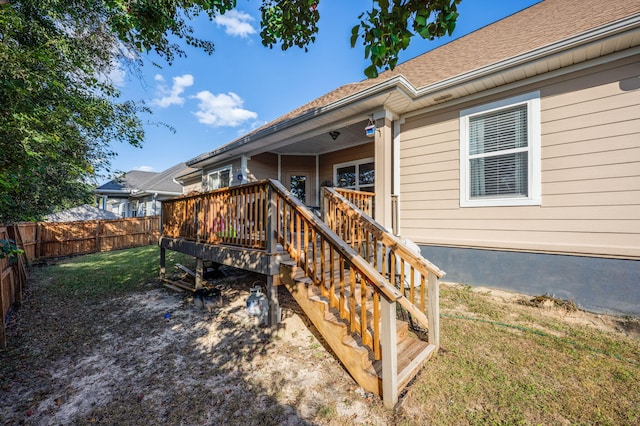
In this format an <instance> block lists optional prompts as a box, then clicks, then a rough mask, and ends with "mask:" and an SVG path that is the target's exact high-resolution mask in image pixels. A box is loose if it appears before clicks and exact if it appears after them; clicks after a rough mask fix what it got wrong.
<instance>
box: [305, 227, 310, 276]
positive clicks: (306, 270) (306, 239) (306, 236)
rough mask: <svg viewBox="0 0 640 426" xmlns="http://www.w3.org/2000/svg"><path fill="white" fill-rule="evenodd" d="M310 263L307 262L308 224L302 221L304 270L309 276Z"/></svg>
mask: <svg viewBox="0 0 640 426" xmlns="http://www.w3.org/2000/svg"><path fill="white" fill-rule="evenodd" d="M310 270H311V265H310V264H309V224H308V222H307V221H306V220H305V221H304V272H305V274H306V275H307V276H309V275H310V274H309V272H310Z"/></svg>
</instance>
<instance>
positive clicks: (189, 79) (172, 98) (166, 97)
mask: <svg viewBox="0 0 640 426" xmlns="http://www.w3.org/2000/svg"><path fill="white" fill-rule="evenodd" d="M154 80H156V81H158V82H162V81H164V78H163V77H162V76H161V75H160V74H156V76H155V77H154ZM190 86H193V76H192V75H191V74H184V75H180V76H178V77H173V86H171V89H167V87H166V86H165V85H164V84H159V85H158V92H160V94H161V96H160V97H158V98H156V99H152V100H151V104H152V105H156V106H159V107H160V108H167V107H169V106H171V105H182V104H183V103H184V98H183V97H182V96H180V95H182V93H183V92H184V89H186V88H187V87H190Z"/></svg>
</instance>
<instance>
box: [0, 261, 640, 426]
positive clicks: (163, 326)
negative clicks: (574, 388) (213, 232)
mask: <svg viewBox="0 0 640 426" xmlns="http://www.w3.org/2000/svg"><path fill="white" fill-rule="evenodd" d="M224 272H225V274H226V278H224V279H222V280H219V281H218V285H219V288H221V290H222V303H220V304H219V305H217V304H216V305H215V306H213V308H212V309H211V311H209V310H208V309H205V308H203V307H201V306H200V305H198V304H196V303H195V301H194V299H193V296H192V295H191V293H189V292H182V293H179V292H176V291H174V290H170V289H167V288H165V287H162V286H161V285H160V284H158V283H149V284H147V285H146V287H145V289H144V291H142V292H138V293H134V294H131V295H128V296H126V297H121V298H116V299H112V300H107V301H104V300H103V301H100V302H96V303H93V302H87V303H86V304H84V305H77V306H70V305H69V304H68V303H64V302H55V301H45V300H40V299H38V291H37V288H38V286H46V285H47V283H46V282H44V283H37V284H33V285H32V294H31V295H30V296H29V297H28V298H27V301H26V303H25V305H24V306H23V307H22V308H21V309H20V311H19V312H18V315H17V316H16V318H15V319H14V321H13V323H12V324H11V327H10V330H9V332H10V335H9V342H10V345H12V346H10V347H9V348H8V349H7V350H6V351H5V353H4V354H0V359H5V358H3V357H6V359H8V358H9V357H11V358H12V359H16V358H17V359H19V362H18V364H16V365H15V366H14V367H15V368H14V369H13V370H11V371H8V370H6V369H4V368H0V373H2V374H3V375H4V377H0V424H34V425H49V424H92V423H101V424H142V423H146V424H185V425H197V424H243V425H248V424H260V425H265V424H274V425H275V424H278V425H280V424H285V425H299V424H303V425H304V424H309V425H310V424H371V425H383V424H393V423H394V413H393V412H391V411H388V410H385V409H384V408H383V406H382V401H381V400H380V399H379V398H378V397H376V396H374V395H371V394H367V393H366V392H364V391H363V390H362V389H361V388H359V387H358V385H357V384H356V383H355V381H354V380H353V379H352V378H351V377H350V376H349V375H348V373H346V371H345V370H344V369H343V368H342V367H341V365H340V363H339V362H338V361H337V360H336V359H334V357H333V355H332V353H331V351H329V350H328V349H327V348H326V347H325V346H324V343H323V341H322V339H321V337H319V336H318V335H317V333H315V331H314V328H313V327H312V326H311V325H310V324H309V323H308V322H307V321H306V317H305V316H304V315H302V313H301V311H300V310H299V308H298V306H297V304H296V303H295V301H294V300H293V298H292V297H291V296H290V295H289V293H288V292H287V291H286V290H285V289H284V288H282V287H281V288H280V291H279V299H280V303H281V308H282V316H283V318H284V319H283V321H282V324H281V326H280V328H279V329H278V330H277V331H276V332H273V333H270V332H269V331H268V329H266V328H263V327H260V326H258V325H256V324H255V318H254V317H251V316H249V315H248V314H247V311H246V300H247V297H248V296H249V290H250V288H251V287H252V286H254V285H258V284H259V285H262V286H263V288H264V277H262V276H260V275H254V274H249V273H245V272H243V271H238V270H234V269H231V268H228V269H224ZM445 285H446V284H445ZM34 289H35V290H36V291H34ZM474 291H479V292H484V293H485V294H487V295H489V296H490V297H491V298H492V299H493V300H495V301H496V302H498V303H506V304H513V303H521V302H522V301H526V300H527V297H526V296H523V295H518V294H514V293H508V292H504V291H498V290H490V289H483V288H476V289H474ZM529 299H530V298H529ZM547 305H548V306H546V307H545V306H543V307H542V308H541V309H540V311H541V312H542V313H543V314H544V315H550V316H555V317H559V318H564V320H566V321H570V322H574V323H581V324H585V323H589V324H591V325H593V326H596V327H598V328H600V329H602V330H606V331H612V332H625V333H638V329H634V327H637V324H638V322H637V320H636V321H635V322H633V321H631V322H629V321H622V320H620V319H616V317H608V316H605V315H594V314H589V313H586V312H581V311H569V310H567V309H563V308H559V307H557V306H555V305H554V304H547ZM27 324H31V326H32V328H29V326H27ZM33 324H36V327H33ZM37 324H41V325H40V326H37ZM620 324H631V326H629V327H630V330H621V329H620V327H621V325H620ZM633 324H635V325H633ZM25 330H31V331H27V332H25ZM20 333H23V334H22V335H21V334H20ZM25 333H28V334H25ZM16 351H21V352H20V353H19V354H18V353H16Z"/></svg>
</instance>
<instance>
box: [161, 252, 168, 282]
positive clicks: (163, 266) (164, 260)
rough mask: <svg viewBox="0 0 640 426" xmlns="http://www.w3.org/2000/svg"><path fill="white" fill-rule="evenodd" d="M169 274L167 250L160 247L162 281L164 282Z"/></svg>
mask: <svg viewBox="0 0 640 426" xmlns="http://www.w3.org/2000/svg"><path fill="white" fill-rule="evenodd" d="M166 273H167V249H165V248H162V247H160V279H161V280H163V279H164V278H165V276H166Z"/></svg>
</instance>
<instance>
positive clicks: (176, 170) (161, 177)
mask: <svg viewBox="0 0 640 426" xmlns="http://www.w3.org/2000/svg"><path fill="white" fill-rule="evenodd" d="M187 168H188V167H187V166H186V164H184V163H180V164H176V165H175V166H173V167H170V168H168V169H167V170H165V171H163V172H160V173H158V174H157V175H156V176H153V177H152V178H151V179H149V180H148V181H147V182H145V183H144V186H143V188H140V189H141V190H144V191H145V192H175V193H176V194H182V186H181V185H179V184H177V183H176V182H175V181H174V180H173V178H175V177H176V176H178V175H180V174H181V173H182V172H183V171H184V170H185V169H187Z"/></svg>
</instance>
